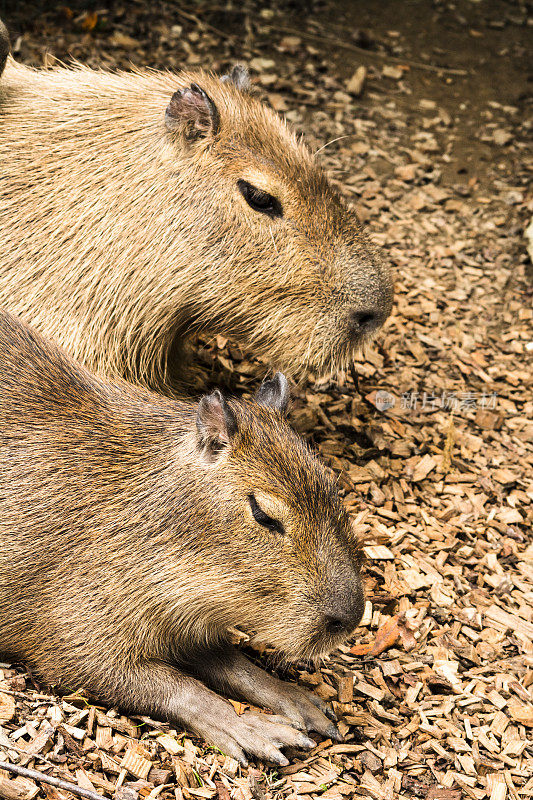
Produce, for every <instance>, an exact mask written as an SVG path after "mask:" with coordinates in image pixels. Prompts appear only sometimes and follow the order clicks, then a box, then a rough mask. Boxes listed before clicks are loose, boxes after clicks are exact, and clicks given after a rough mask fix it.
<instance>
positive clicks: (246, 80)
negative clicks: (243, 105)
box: [220, 64, 250, 92]
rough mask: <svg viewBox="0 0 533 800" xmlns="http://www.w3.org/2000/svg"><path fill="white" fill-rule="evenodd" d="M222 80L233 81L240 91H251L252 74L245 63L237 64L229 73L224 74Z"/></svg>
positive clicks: (225, 81) (224, 81)
mask: <svg viewBox="0 0 533 800" xmlns="http://www.w3.org/2000/svg"><path fill="white" fill-rule="evenodd" d="M220 80H221V81H222V82H223V83H232V84H233V85H234V86H235V87H236V88H237V89H238V90H239V91H240V92H249V91H250V75H249V73H248V70H247V69H246V67H245V66H244V65H243V64H235V66H234V67H233V69H232V70H231V72H230V73H229V75H223V76H222V78H221V79H220Z"/></svg>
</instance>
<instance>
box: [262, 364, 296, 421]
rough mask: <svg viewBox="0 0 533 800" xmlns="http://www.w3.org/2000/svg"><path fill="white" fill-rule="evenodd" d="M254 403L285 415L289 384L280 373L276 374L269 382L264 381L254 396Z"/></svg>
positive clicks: (287, 404) (288, 398) (288, 397)
mask: <svg viewBox="0 0 533 800" xmlns="http://www.w3.org/2000/svg"><path fill="white" fill-rule="evenodd" d="M255 399H256V402H257V403H259V404H260V405H262V406H267V407H268V408H273V409H274V410H275V411H279V413H280V414H286V413H287V408H288V406H289V400H290V391H289V382H288V380H287V378H286V377H285V375H284V374H283V373H282V372H276V374H275V375H274V377H273V378H271V379H270V380H266V379H265V380H264V381H263V383H262V384H261V386H260V387H259V389H258V390H257V392H256V395H255Z"/></svg>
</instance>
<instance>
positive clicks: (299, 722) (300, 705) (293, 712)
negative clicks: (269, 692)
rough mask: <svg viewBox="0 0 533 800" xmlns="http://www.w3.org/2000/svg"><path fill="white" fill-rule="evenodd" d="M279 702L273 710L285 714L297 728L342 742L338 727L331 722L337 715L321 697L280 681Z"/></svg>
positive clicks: (278, 689) (278, 688)
mask: <svg viewBox="0 0 533 800" xmlns="http://www.w3.org/2000/svg"><path fill="white" fill-rule="evenodd" d="M277 700H278V702H277V703H276V706H275V708H272V710H273V711H277V712H278V713H280V714H283V716H285V717H287V718H288V719H289V720H290V721H291V722H292V724H293V725H295V726H296V727H297V728H300V729H301V730H306V731H316V732H317V733H320V734H321V735H322V736H327V737H330V738H331V739H335V740H336V741H340V740H341V738H342V737H341V735H340V733H339V730H338V728H337V726H336V725H335V724H334V723H333V722H332V721H331V720H332V719H335V715H334V714H333V712H332V711H331V710H330V709H329V708H328V706H327V705H326V704H325V703H323V702H322V700H320V698H319V697H316V696H315V695H313V694H311V693H309V692H306V691H304V690H303V689H300V687H299V686H296V685H295V684H293V683H285V682H284V681H279V682H278V687H277ZM328 717H329V719H328Z"/></svg>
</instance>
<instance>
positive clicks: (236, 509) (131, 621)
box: [0, 313, 363, 713]
mask: <svg viewBox="0 0 533 800" xmlns="http://www.w3.org/2000/svg"><path fill="white" fill-rule="evenodd" d="M265 385H266V384H265ZM273 385H274V384H273ZM215 395H216V393H215V394H214V395H209V396H207V397H206V398H204V399H203V400H202V402H201V403H200V405H197V404H194V403H186V402H181V401H174V400H170V399H166V398H164V397H161V396H159V395H155V394H152V393H151V392H149V391H148V390H145V389H142V388H140V387H137V388H136V387H132V386H130V385H128V384H126V383H122V382H121V381H116V382H113V383H112V382H109V381H104V380H102V379H100V378H97V377H94V376H93V375H91V374H90V373H89V372H87V371H86V370H85V368H83V367H81V366H79V365H77V364H76V363H75V362H74V361H72V360H71V358H70V357H69V356H68V355H67V354H66V353H64V352H62V351H61V350H60V349H59V348H58V347H56V345H53V344H52V343H49V342H48V341H47V340H45V339H44V338H43V337H41V335H40V334H38V333H37V332H36V331H33V330H32V329H31V328H29V327H28V326H27V325H26V324H24V323H22V321H21V320H19V319H18V318H16V317H13V316H12V315H10V314H8V313H0V651H2V652H7V653H8V654H11V655H13V656H15V657H17V658H19V659H21V660H23V661H26V662H27V663H29V664H31V665H32V666H33V667H34V668H35V669H36V671H37V672H38V674H40V675H41V676H42V677H43V678H45V679H46V680H47V681H49V682H51V683H61V684H63V685H66V686H69V687H75V686H77V687H79V686H84V687H86V688H87V689H89V690H91V691H92V692H93V693H95V694H97V695H99V696H100V697H102V698H104V699H106V700H108V701H109V702H111V703H118V704H120V705H121V706H123V707H125V708H129V709H134V710H137V711H141V710H142V709H144V712H143V713H163V712H165V708H164V706H161V703H159V704H158V700H157V691H156V689H153V686H152V673H151V671H150V670H153V671H154V676H153V678H154V685H155V686H156V688H157V675H156V666H155V665H158V667H157V668H158V669H161V666H162V665H168V666H169V668H170V665H173V666H179V665H180V664H187V665H190V664H193V665H194V663H195V659H196V658H200V660H201V659H202V658H204V656H202V655H200V656H199V655H198V654H201V653H205V652H206V651H209V649H210V648H213V649H216V648H217V647H220V646H221V644H222V643H223V641H224V640H225V638H226V637H227V630H226V629H227V627H228V626H235V625H236V626H239V627H241V628H243V629H244V630H247V631H250V632H253V633H254V634H255V635H256V636H257V637H258V638H260V639H261V640H262V641H266V642H270V643H272V644H273V645H274V646H275V647H276V648H277V649H278V650H279V651H280V652H281V653H282V654H284V656H286V657H288V658H294V657H308V656H312V655H313V654H319V653H321V652H325V651H327V650H329V649H331V648H332V647H333V646H335V645H336V644H337V643H338V642H339V641H340V640H341V639H342V638H343V637H344V636H346V635H347V633H348V632H349V630H350V629H351V628H353V627H354V626H355V625H356V624H357V622H358V620H359V618H360V614H361V613H362V603H363V596H362V589H361V583H360V577H359V564H360V560H359V546H358V542H357V541H356V540H355V537H354V535H353V532H352V531H351V528H350V523H349V519H348V516H347V514H346V511H345V509H344V508H343V506H342V503H341V501H340V499H339V496H338V494H337V491H336V488H335V484H334V482H333V481H332V479H331V477H330V476H329V474H328V472H327V471H326V469H325V468H324V466H323V465H322V464H321V463H320V462H319V460H318V459H317V458H316V457H315V456H314V455H313V454H312V453H311V451H310V450H309V448H308V447H307V445H306V444H305V443H304V442H303V441H302V440H301V439H300V438H299V437H298V436H297V435H296V434H295V433H294V432H293V431H292V429H291V428H290V427H289V425H288V424H287V422H286V421H285V419H284V417H283V415H282V413H280V411H278V410H277V409H276V408H275V407H273V406H272V405H270V404H269V403H270V401H269V400H268V399H265V400H263V401H261V400H260V397H259V395H258V398H257V401H256V402H246V403H245V402H242V401H237V400H232V401H231V402H230V403H229V404H227V406H226V409H227V410H226V414H229V415H230V416H231V419H232V420H233V421H234V429H232V430H231V431H229V433H228V436H227V438H226V439H223V438H222V439H220V441H219V442H218V445H217V447H215V448H214V449H213V450H212V451H211V450H210V451H209V452H210V457H209V458H208V457H207V455H206V448H209V447H210V446H211V444H212V442H211V439H210V437H211V436H212V437H214V439H216V436H217V431H218V428H217V424H215V425H213V413H214V412H213V409H214V410H215V411H216V410H217V409H218V411H220V408H221V406H220V404H219V403H218V400H217V399H216V397H215ZM218 397H219V398H220V399H221V400H223V398H221V396H220V395H218ZM213 398H215V399H213ZM265 403H266V404H265ZM202 409H204V410H203V411H202ZM205 409H207V411H205ZM209 415H211V417H210V416H209ZM204 417H205V419H204ZM216 419H217V418H216V414H215V422H216ZM200 420H202V423H201V425H200ZM197 426H199V427H197ZM210 426H211V427H210ZM204 427H205V428H206V430H208V434H207V435H206V436H205V437H204V434H202V430H203V429H204ZM228 430H229V429H228ZM251 493H254V494H255V495H257V496H258V497H264V498H265V500H267V501H268V502H269V503H270V504H271V506H272V505H273V506H274V507H276V508H279V509H280V513H283V514H285V516H284V517H283V521H284V526H285V534H280V533H278V532H272V531H270V530H266V529H265V528H264V527H261V526H260V525H259V524H258V523H257V522H256V521H255V519H254V518H253V516H252V514H251V512H250V505H249V495H250V494H251ZM345 612H346V613H347V614H348V623H347V624H348V625H349V626H351V627H348V628H347V629H345V630H344V631H343V634H342V635H341V634H340V633H339V631H338V630H337V631H336V632H333V633H328V630H327V628H326V626H325V619H326V620H327V619H328V618H329V617H331V616H333V617H336V616H337V615H338V614H339V613H341V616H342V614H344V613H345ZM165 668H166V667H165ZM167 680H168V679H167V678H166V677H165V679H164V680H163V679H162V686H163V689H162V692H163V694H164V696H165V697H166V696H167V695H168V693H169V692H170V691H171V689H172V686H171V685H169V686H168V687H167V683H166V681H167ZM152 689H153V692H154V696H155V699H154V700H153V702H152V701H151V699H150V698H151V694H150V693H151V692H152ZM165 693H166V694H165ZM168 696H170V695H168ZM150 703H152V704H150Z"/></svg>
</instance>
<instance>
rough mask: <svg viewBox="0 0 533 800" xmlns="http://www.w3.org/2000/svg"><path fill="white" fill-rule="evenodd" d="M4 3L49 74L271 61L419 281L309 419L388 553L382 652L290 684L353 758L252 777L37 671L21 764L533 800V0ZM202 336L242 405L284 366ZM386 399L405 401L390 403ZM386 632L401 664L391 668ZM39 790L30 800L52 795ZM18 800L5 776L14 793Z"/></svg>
mask: <svg viewBox="0 0 533 800" xmlns="http://www.w3.org/2000/svg"><path fill="white" fill-rule="evenodd" d="M304 6H305V7H304ZM0 9H1V15H2V16H3V17H4V18H5V19H6V21H8V23H10V24H11V28H12V31H13V33H14V41H15V40H16V55H17V57H18V58H20V59H22V60H23V61H25V62H27V63H32V64H36V65H42V64H43V63H45V64H46V63H51V62H52V61H53V58H52V56H55V57H58V58H61V59H64V60H67V59H68V57H69V54H70V55H72V56H74V57H75V58H78V59H80V60H82V61H85V62H88V63H90V64H92V65H97V64H104V65H107V66H109V67H111V68H113V67H116V66H117V65H119V66H122V67H127V66H128V64H129V63H135V64H139V65H142V64H147V65H151V66H158V67H169V68H172V69H179V67H180V66H182V65H184V64H189V65H190V64H198V65H202V66H207V67H213V68H214V69H217V70H219V69H220V70H222V69H225V68H227V67H228V66H229V65H231V64H232V63H234V62H235V61H237V60H239V61H245V62H247V63H249V64H250V66H251V72H252V76H253V80H254V83H255V85H256V87H257V90H258V91H259V92H261V93H262V94H263V96H264V97H265V99H267V100H268V101H269V102H271V103H272V105H273V106H274V107H275V108H276V109H277V110H279V111H280V112H281V113H286V115H287V116H288V117H289V119H290V120H291V121H292V122H293V124H294V125H295V126H296V127H297V128H298V129H299V130H302V131H304V133H305V134H306V136H307V138H308V140H309V141H310V144H311V146H313V147H316V148H318V147H320V146H322V145H323V144H325V143H326V142H329V141H331V140H334V139H337V138H338V137H344V138H341V139H340V140H339V141H335V142H333V143H332V144H331V145H330V146H328V148H327V149H326V150H324V152H323V155H322V156H321V158H322V159H323V161H324V163H325V165H326V166H327V167H328V169H329V170H330V172H331V174H332V176H333V177H334V179H335V180H336V181H337V182H338V184H339V186H340V188H341V190H342V191H343V192H344V193H345V195H346V197H347V198H348V199H349V200H351V201H353V202H354V204H355V205H356V207H357V210H358V212H359V214H360V216H361V217H362V218H363V220H364V221H365V222H367V224H368V228H369V231H370V233H371V236H372V238H373V239H374V240H375V241H376V242H377V243H378V244H379V245H380V246H382V247H383V250H384V253H385V256H386V257H387V258H389V259H390V261H391V262H392V264H393V265H394V267H395V269H396V273H397V282H396V283H397V299H396V305H395V311H394V313H393V315H392V318H391V319H390V321H389V322H388V323H387V326H386V328H385V330H384V331H383V332H382V333H381V334H380V336H379V337H378V339H377V341H376V343H375V345H374V346H373V347H372V348H371V349H369V350H368V352H367V353H366V354H365V355H364V357H363V356H361V357H360V358H359V359H358V360H357V361H356V363H355V365H354V372H353V374H349V375H344V374H341V375H340V376H333V377H332V378H331V379H326V380H320V381H318V380H315V379H314V378H313V376H311V377H310V379H309V380H308V381H307V382H306V383H304V384H303V385H302V386H300V387H299V388H298V389H297V392H296V399H295V403H294V410H293V419H294V422H295V424H296V425H297V427H298V428H299V429H300V430H301V431H302V433H303V434H304V435H306V436H307V437H309V438H310V439H311V440H312V441H313V443H314V444H315V445H316V447H317V448H318V449H319V451H320V452H321V454H322V456H323V457H324V458H325V459H327V460H328V461H329V463H330V464H331V466H332V468H333V469H334V470H335V471H336V472H338V473H339V475H340V482H341V486H342V487H343V490H344V491H345V494H346V502H347V504H348V506H349V508H350V509H351V511H352V512H353V514H354V517H355V518H356V521H357V524H358V526H359V528H360V530H361V533H364V534H370V535H371V536H373V537H374V540H375V541H376V542H377V544H376V545H374V546H372V545H370V546H369V547H368V548H367V555H368V556H369V564H368V567H367V590H368V596H369V602H368V604H367V612H366V613H365V617H364V619H363V624H362V626H361V628H360V630H359V631H358V633H357V636H356V637H354V640H353V642H351V643H350V645H351V644H354V643H355V644H356V645H359V646H360V648H361V649H362V650H365V649H366V651H367V653H366V655H363V654H361V653H359V654H357V655H356V654H352V653H351V652H350V650H349V646H350V645H348V646H346V647H344V648H341V649H340V650H339V651H337V652H336V653H335V654H333V656H332V658H331V659H330V660H328V661H327V662H326V663H325V664H324V665H323V666H322V668H321V669H320V670H319V671H315V670H314V669H311V668H307V669H305V665H296V667H295V668H294V669H293V670H292V671H291V673H290V674H289V676H288V677H291V676H292V677H294V678H298V679H299V680H300V681H302V682H303V683H304V684H306V685H308V686H311V687H315V690H316V691H318V692H319V693H320V694H321V695H322V696H323V697H324V698H327V699H330V700H331V701H332V702H333V704H334V706H335V709H336V711H337V712H338V714H339V717H340V719H341V722H340V726H341V729H342V731H343V733H344V734H345V742H344V743H343V744H341V745H332V743H331V742H322V743H320V744H319V747H318V748H317V750H316V751H314V752H313V754H312V755H311V756H310V757H306V756H304V755H302V754H297V753H294V754H292V760H291V765H290V767H288V768H285V769H282V770H280V771H278V772H275V771H274V770H272V769H270V768H268V767H266V768H265V766H264V765H260V764H257V765H254V766H253V767H251V768H250V769H248V770H244V771H241V770H240V769H238V768H237V765H236V764H235V763H233V762H232V761H231V759H224V757H223V756H221V755H219V754H217V753H216V752H214V751H213V750H212V749H210V748H208V747H206V746H205V744H204V743H202V742H200V741H194V742H193V741H191V739H190V738H189V737H185V738H184V735H183V732H182V731H179V730H177V731H172V730H171V731H170V735H169V737H167V738H161V735H160V730H159V727H158V726H156V725H155V724H152V723H146V724H143V725H141V726H140V727H134V726H133V725H132V724H131V722H129V721H128V720H126V719H125V718H121V717H120V716H119V715H118V714H117V713H116V712H114V711H112V710H111V711H108V712H107V716H105V715H104V713H103V710H97V711H95V710H94V705H92V704H89V705H87V704H86V703H85V702H83V701H80V700H75V699H70V700H68V701H66V700H64V699H63V700H61V699H60V698H58V696H57V695H48V693H47V691H46V689H45V687H40V693H39V691H38V690H37V689H36V688H35V685H34V682H33V681H32V679H31V676H29V675H28V674H27V673H25V672H24V671H23V670H22V669H18V670H17V672H16V673H14V672H13V671H12V670H10V669H9V668H7V667H6V668H5V669H4V670H3V672H4V675H3V677H4V683H3V684H1V683H0V721H1V720H2V719H3V720H5V721H4V722H1V727H0V759H2V758H4V759H5V758H6V757H9V758H10V759H11V760H12V761H13V762H14V763H26V764H29V765H30V766H35V767H36V768H38V769H43V770H46V771H47V772H48V774H54V775H62V776H63V777H64V778H66V779H68V780H70V781H72V782H74V783H79V785H83V786H85V787H90V785H92V786H93V788H96V789H99V790H100V791H103V792H104V793H105V794H106V796H110V795H112V793H113V791H114V787H115V785H116V782H117V779H118V782H119V784H120V783H124V784H131V783H132V782H134V781H135V780H136V778H139V777H140V776H141V775H142V776H144V777H145V778H146V776H147V780H145V781H144V782H140V783H137V784H135V786H133V787H132V788H133V789H134V790H135V791H136V792H138V793H140V795H141V796H143V797H145V796H148V795H150V797H151V798H155V797H156V796H160V797H162V798H164V799H165V800H167V798H173V797H176V798H177V800H180V798H181V796H182V795H183V797H185V798H186V799H187V800H189V799H190V798H194V797H205V798H212V797H217V796H218V798H220V800H228V797H229V796H230V797H232V798H236V799H239V800H244V799H245V798H250V797H254V798H256V799H259V798H265V797H266V798H269V797H272V798H282V797H283V798H296V797H298V798H315V797H322V798H326V800H328V799H329V800H335V799H336V800H338V799H339V798H342V797H344V798H347V797H354V796H358V797H363V798H368V797H370V798H384V799H385V800H394V799H395V798H411V797H422V798H424V797H427V798H428V800H432V798H433V800H458V799H459V798H462V797H465V798H466V797H472V798H479V800H481V799H482V798H485V797H489V798H491V800H504V798H506V797H509V798H511V799H512V800H517V798H528V797H531V796H532V795H533V778H532V777H531V776H532V775H533V746H532V741H531V733H532V728H533V702H532V696H531V691H532V690H531V687H532V685H533V669H532V666H533V661H532V656H533V643H532V642H533V618H532V605H533V602H532V601H533V547H532V544H531V516H532V513H531V502H532V499H533V470H532V465H533V447H532V441H533V436H532V434H533V428H532V424H531V415H532V409H533V401H532V396H531V384H532V381H531V377H532V373H531V352H532V346H531V341H532V338H533V337H532V325H531V321H532V318H533V312H532V303H531V299H532V293H531V263H530V261H529V258H528V256H527V254H526V241H525V238H524V235H523V234H524V229H525V228H526V227H527V225H528V224H529V221H530V219H531V216H532V210H533V202H532V199H531V196H528V194H527V188H528V185H527V182H528V178H529V174H530V172H529V171H528V169H530V167H531V149H530V138H528V137H530V134H531V105H529V106H528V95H527V91H528V86H529V84H528V78H527V66H528V55H529V60H530V59H531V56H530V53H531V45H532V41H531V40H532V36H531V20H529V26H528V21H527V19H526V17H527V11H526V4H525V3H520V2H504V1H503V0H480V2H474V0H471V1H469V0H456V2H454V3H452V2H448V1H447V0H442V2H439V1H438V0H435V1H434V2H429V0H404V2H400V1H399V0H397V1H396V2H394V1H393V0H382V1H381V2H374V3H369V2H366V3H363V2H355V0H354V1H353V2H345V3H341V2H336V3H335V2H331V1H330V0H327V1H326V2H315V3H312V4H303V3H297V2H293V3H290V2H286V3H285V4H282V3H278V4H276V5H269V6H268V8H267V7H263V8H262V9H261V8H260V7H255V6H254V5H253V4H251V3H246V4H244V5H241V4H237V3H235V4H233V3H228V4H226V5H224V4H220V5H217V6H215V5H213V4H209V3H204V4H200V3H189V4H187V5H185V4H183V5H180V4H178V3H172V2H154V3H151V4H148V3H144V2H123V3H115V4H110V3H108V4H107V5H106V4H105V3H104V2H101V3H98V2H97V3H87V4H84V5H83V6H78V5H76V6H74V5H72V4H71V5H70V6H68V5H65V6H62V7H60V6H56V5H55V4H49V5H48V6H46V9H47V10H46V11H43V7H42V5H41V7H39V6H38V5H37V4H35V3H18V4H15V3H13V2H9V3H2V2H0ZM360 65H365V66H366V67H367V69H368V73H367V76H366V80H365V82H364V88H363V92H362V94H361V95H360V96H356V95H355V94H354V93H353V92H352V91H349V89H350V86H349V85H348V84H349V81H350V79H351V77H352V75H353V73H354V72H355V70H356V69H357V67H358V66H360ZM444 68H445V69H444ZM528 274H529V278H528ZM199 345H200V349H199V355H200V363H201V365H202V370H203V377H204V380H205V381H207V382H210V383H214V384H220V383H224V384H227V385H229V386H231V387H233V388H234V389H237V390H239V391H242V390H246V389H247V388H248V387H249V386H250V385H251V383H253V382H254V381H256V380H257V379H258V377H259V376H261V375H262V374H263V373H264V371H265V365H264V364H262V363H260V362H257V361H256V360H253V359H250V358H249V357H247V355H246V354H244V353H242V352H241V351H240V350H239V349H238V348H237V347H235V346H231V345H230V346H227V345H226V343H225V342H224V341H223V340H220V339H218V340H216V339H215V340H205V341H202V342H200V343H199ZM378 392H389V393H391V394H392V398H388V399H389V400H391V402H392V401H393V402H394V405H393V407H392V408H389V409H384V406H383V399H384V397H385V399H387V397H386V396H383V395H381V394H377V393H378ZM380 641H383V642H384V644H385V645H388V647H387V649H385V651H384V652H383V653H382V654H381V655H378V656H377V657H376V655H375V650H371V648H372V647H373V646H376V642H377V643H379V642H380ZM365 645H366V648H365ZM369 651H370V652H369ZM0 678H1V676H0ZM136 722H137V725H138V724H139V722H138V721H136ZM65 724H66V727H65ZM68 726H71V727H68ZM167 727H168V726H167ZM139 737H140V738H141V739H142V748H145V749H144V750H143V749H142V748H141V750H140V752H139V754H138V756H139V757H138V760H137V762H136V764H135V763H134V762H132V761H131V758H132V755H133V751H132V749H131V748H132V747H134V746H136V745H135V742H136V740H137V739H138V738H139ZM128 748H130V749H129V750H128ZM126 752H128V755H127V757H126V758H127V760H126V761H125V762H123V759H124V757H125V753H126ZM36 753H37V754H39V755H40V757H37V758H36V757H35V754H36ZM121 764H124V767H123V768H121ZM148 770H150V771H148ZM0 775H1V773H0ZM6 786H7V788H6ZM17 790H18V791H19V792H20V793H21V795H20V800H30V798H31V797H33V796H35V792H36V791H38V789H37V787H36V786H35V784H28V785H25V786H21V785H20V784H17ZM9 792H13V785H12V784H9V785H8V784H6V783H5V780H4V781H2V779H1V777H0V796H1V795H2V794H3V795H4V796H5V795H6V793H7V794H8V793H9ZM42 794H43V790H42V789H41V796H42ZM47 794H49V797H50V798H51V799H52V800H58V798H60V797H62V796H65V795H64V793H61V792H57V791H56V790H49V792H47Z"/></svg>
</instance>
